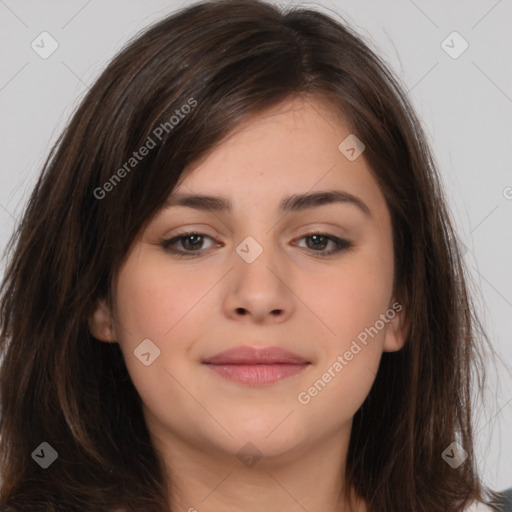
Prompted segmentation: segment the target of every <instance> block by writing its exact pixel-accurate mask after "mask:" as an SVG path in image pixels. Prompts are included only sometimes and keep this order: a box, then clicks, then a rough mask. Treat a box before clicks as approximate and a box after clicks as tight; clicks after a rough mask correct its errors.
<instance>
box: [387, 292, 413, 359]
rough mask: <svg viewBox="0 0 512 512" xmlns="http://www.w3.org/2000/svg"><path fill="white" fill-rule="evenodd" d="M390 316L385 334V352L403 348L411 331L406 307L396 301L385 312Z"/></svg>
mask: <svg viewBox="0 0 512 512" xmlns="http://www.w3.org/2000/svg"><path fill="white" fill-rule="evenodd" d="M385 316H386V317H387V318H388V323H387V324H386V332H385V334H384V344H383V351H384V352H396V351H398V350H400V349H402V348H403V346H404V344H405V340H406V338H407V334H408V331H409V328H408V325H407V321H406V320H407V316H406V311H405V308H404V307H403V306H402V304H400V303H399V302H397V301H395V302H394V303H393V305H392V306H391V307H389V308H388V310H387V311H386V313H385Z"/></svg>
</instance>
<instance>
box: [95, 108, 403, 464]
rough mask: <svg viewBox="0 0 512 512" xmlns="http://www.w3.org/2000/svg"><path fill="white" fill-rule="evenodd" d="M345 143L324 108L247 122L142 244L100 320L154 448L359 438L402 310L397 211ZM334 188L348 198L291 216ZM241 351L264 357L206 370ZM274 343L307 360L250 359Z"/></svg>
mask: <svg viewBox="0 0 512 512" xmlns="http://www.w3.org/2000/svg"><path fill="white" fill-rule="evenodd" d="M349 135H350V130H349V129H348V128H347V127H346V126H345V124H344V123H342V122H341V121H340V119H339V118H337V117H333V114H332V108H329V106H327V105H325V104H323V103H320V102H319V101H318V100H307V101H305V100H299V99H295V100H289V101H287V102H286V103H283V104H281V105H280V106H279V107H278V108H275V109H273V110H271V111H267V112H265V113H264V114H260V115H258V116H257V117H254V118H252V119H251V120H250V121H249V122H247V123H245V124H244V125H242V126H241V127H240V128H239V129H237V131H236V132H234V133H233V134H232V135H231V136H230V137H229V138H227V139H226V140H225V141H224V142H223V143H222V144H221V145H219V146H218V147H217V148H216V149H215V150H214V151H213V152H211V153H210V154H209V155H208V156H207V157H206V158H203V159H202V160H200V161H199V162H198V163H197V164H195V165H194V166H193V167H191V168H189V169H187V170H186V172H185V173H184V174H183V175H182V177H181V181H180V183H179V184H178V185H177V187H176V188H175V190H174V191H173V193H172V194H171V196H170V201H169V206H168V207H167V208H163V209H162V210H161V211H160V212H159V213H158V214H157V215H156V216H155V217H154V218H153V219H152V221H151V223H150V224H149V225H148V226H147V228H146V229H145V230H144V232H143V233H141V234H140V237H139V238H138V239H137V240H136V241H135V242H134V244H133V245H132V247H131V249H130V251H129V253H128V256H127V258H126V260H125V263H124V264H123V266H122V267H121V269H120V272H119V275H118V280H117V287H116V293H117V298H116V309H115V315H114V316H113V317H112V316H110V315H109V314H108V311H106V309H105V307H104V304H100V305H99V307H98V309H97V310H96V312H95V313H94V315H93V316H92V317H91V319H90V322H89V325H90V328H91V332H92V334H93V335H94V336H95V337H96V338H98V339H99V340H102V341H107V342H116V343H119V344H120V347H121V350H122V352H123V355H124V358H125V361H126V365H127V368H128V371H129V373H130V376H131V378H132V380H133V383H134V385H135V387H136V389H137V390H138V392H139V394H140V396H141V399H142V402H143V409H144V415H145V419H146V422H147V425H148V428H149V431H150V433H151V435H152V436H154V437H155V438H156V439H160V440H162V441H163V440H167V441H169V442H170V441H171V440H173V441H182V442H184V443H190V444H192V445H195V446H201V447H202V449H203V450H211V452H212V453H213V452H220V451H222V452H224V453H230V454H236V453H237V452H238V451H239V450H240V448H241V447H242V446H244V445H245V444H246V443H247V442H251V443H252V444H253V445H255V446H256V447H257V448H258V449H259V450H260V451H261V452H263V453H265V454H266V455H279V454H284V453H285V452H290V451H293V450H296V451H300V450H307V449H308V447H309V448H311V447H312V446H313V445H314V444H315V442H317V441H318V440H320V439H325V438H326V437H327V436H329V435H331V434H332V433H335V432H341V431H346V430H347V429H350V427H351V422H352V417H353V416H354V414H355V413H356V411H357V410H358V409H359V407H360V406H361V405H362V403H363V401H364V399H365V398H366V396H367V395H368V393H369V391H370V388H371V386H372V384H373V382H374V379H375V375H376V372H377V369H378V365H379V361H380V358H381V355H382V352H383V351H395V350H399V349H400V348H401V347H402V345H403V341H404V333H403V332H402V328H401V325H402V324H403V320H402V318H403V315H404V311H402V312H400V311H399V310H400V308H401V306H400V305H399V304H398V303H397V302H396V301H395V300H394V297H393V289H392V284H393V272H394V268H393V243H392V229H391V220H390V215H389V211H388V209H387V205H386V202H385V200H384V197H383V195H382V193H381V191H380V189H379V187H378V185H377V183H376V181H375V179H374V178H373V176H372V174H371V171H370V169H369V167H368V165H367V164H366V162H365V159H364V152H363V153H362V154H361V155H360V156H359V157H358V158H356V159H355V160H354V159H353V158H352V159H349V158H347V156H345V155H346V154H348V155H350V156H353V155H352V153H351V152H350V150H349V153H342V151H341V150H340V149H339V148H338V146H339V145H340V143H341V142H342V141H344V139H346V137H347V136H349ZM325 191H331V192H332V191H338V192H341V193H343V194H345V196H342V195H339V196H338V200H331V201H328V200H326V199H325V197H326V196H324V199H323V201H322V200H318V196H317V201H315V200H313V199H314V198H310V199H311V200H310V201H307V200H305V199H304V200H302V201H295V202H294V201H293V200H288V201H287V205H288V208H285V209H282V208H281V203H282V202H283V201H284V200H286V199H287V198H290V197H292V196H297V195H303V194H306V195H311V194H318V193H319V192H325ZM184 195H192V196H194V195H202V196H216V197H219V198H223V199H224V200H225V201H229V203H230V204H231V208H230V209H223V208H217V207H214V206H215V205H214V203H212V202H210V203H208V204H206V206H205V204H204V203H201V202H198V201H196V202H195V206H194V205H192V204H191V203H190V204H189V206H186V205H178V204H177V203H179V201H178V196H180V197H182V196H184ZM340 197H341V198H342V199H343V197H345V200H340V199H339V198H340ZM347 197H353V198H355V199H354V200H353V201H350V200H348V199H347ZM331 199H332V198H331ZM334 199H336V197H334ZM190 231H192V232H195V233H197V234H196V235H188V236H187V235H186V233H188V232H190ZM179 237H181V238H179ZM167 240H172V242H171V243H166V241H167ZM143 340H146V341H143ZM148 340H150V341H148ZM238 347H246V348H247V347H249V348H251V347H252V348H253V349H255V351H254V352H250V351H249V353H247V352H243V353H242V352H240V353H238V354H235V355H234V356H233V357H234V360H230V361H227V362H226V360H222V358H220V359H218V361H220V363H219V364H217V365H215V364H212V363H211V361H212V358H213V357H214V356H216V355H217V354H219V353H221V352H223V351H226V350H229V349H234V348H238ZM269 347H274V348H275V347H277V348H279V349H283V350H286V351H288V352H291V353H293V354H294V355H295V356H297V358H298V359H297V360H292V359H287V358H286V357H283V356H282V354H279V353H277V352H276V351H274V352H268V353H267V355H268V357H269V359H267V360H266V361H265V362H266V363H267V364H259V365H257V364H255V362H256V361H255V360H254V358H257V354H258V353H260V354H261V352H259V351H258V350H257V349H260V348H263V349H264V348H269ZM237 357H238V360H237ZM244 358H245V359H244ZM251 358H252V359H251ZM279 358H281V360H280V359H279ZM206 361H210V364H207V363H206ZM260 363H262V361H260ZM258 366H259V367H258Z"/></svg>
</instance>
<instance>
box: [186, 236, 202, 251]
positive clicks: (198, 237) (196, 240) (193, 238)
mask: <svg viewBox="0 0 512 512" xmlns="http://www.w3.org/2000/svg"><path fill="white" fill-rule="evenodd" d="M200 238H201V236H200V235H189V236H188V237H187V238H185V240H191V239H192V243H191V244H187V245H197V244H198V243H199V242H198V239H200ZM194 240H195V242H194ZM189 248H190V247H189ZM193 248H195V247H193Z"/></svg>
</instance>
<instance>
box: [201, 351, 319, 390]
mask: <svg viewBox="0 0 512 512" xmlns="http://www.w3.org/2000/svg"><path fill="white" fill-rule="evenodd" d="M203 364H206V365H208V366H209V367H210V368H211V369H212V370H214V371H215V372H217V373H218V374H219V375H220V376H222V377H224V378H226V379H228V380H232V381H236V382H239V383H242V384H252V385H262V384H270V383H272V382H276V381H278V380H281V379H284V378H285V377H289V376H291V375H295V374H297V373H300V372H301V371H303V370H304V369H305V368H306V367H307V366H308V365H309V364H310V363H309V361H306V360H305V359H304V358H302V357H300V356H298V355H297V354H294V353H292V352H289V351H287V350H283V349H281V348H279V347H269V348H260V349H258V348H253V347H247V346H245V347H237V348H232V349H229V350H226V351H224V352H221V353H219V354H217V355H215V356H213V357H209V358H207V359H205V360H204V361H203Z"/></svg>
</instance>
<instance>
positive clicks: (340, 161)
mask: <svg viewBox="0 0 512 512" xmlns="http://www.w3.org/2000/svg"><path fill="white" fill-rule="evenodd" d="M350 136H352V134H351V130H350V128H349V126H348V125H347V123H345V122H344V121H343V118H342V116H341V115H338V114H335V113H334V111H333V108H332V106H329V104H327V103H326V102H325V101H321V100H317V99H311V98H307V99H304V98H293V99H290V100H287V101H285V102H283V103H281V104H280V105H278V106H276V107H274V108H272V109H269V110H267V111H265V112H263V113H260V114H257V115H255V116H253V117H251V118H250V119H248V120H246V121H244V122H243V123H242V124H240V125H238V126H237V127H236V128H235V129H234V130H233V131H232V132H231V133H230V134H229V135H228V136H227V137H226V138H225V139H224V140H223V141H222V142H221V143H220V144H219V145H218V146H216V147H215V148H214V149H213V150H212V151H211V152H209V153H208V154H207V155H205V156H203V157H202V158H201V159H200V160H198V161H197V162H195V163H194V164H193V165H191V166H190V167H189V168H187V169H185V171H184V172H183V174H182V176H181V177H180V181H179V183H178V185H177V186H176V187H175V189H174V190H173V193H172V194H171V196H170V199H171V198H172V197H173V196H177V195H182V194H204V195H216V196H224V197H227V198H231V202H232V203H233V204H234V205H235V206H236V205H237V203H243V202H247V201H251V202H254V201H256V202H258V203H259V204H261V205H267V206H269V205H270V203H273V204H274V206H273V207H277V206H279V207H280V206H282V203H283V197H284V196H290V195H291V194H293V193H295V194H305V193H307V192H309V193H312V192H315V191H317V190H322V191H325V190H343V191H345V192H346V193H347V194H348V195H353V196H360V197H364V202H365V203H370V208H371V209H377V210H378V209H379V207H380V208H382V207H384V198H383V196H382V193H381V191H380V189H379V187H378V184H377V182H376V180H375V178H374V177H373V174H372V172H371V169H370V168H369V166H368V165H367V163H366V161H365V159H364V152H363V153H362V154H361V155H360V156H359V157H357V158H356V159H355V160H349V159H348V158H347V157H346V156H345V154H344V153H343V152H342V151H340V148H339V147H340V144H341V143H342V142H343V141H344V140H346V139H347V137H350Z"/></svg>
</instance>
